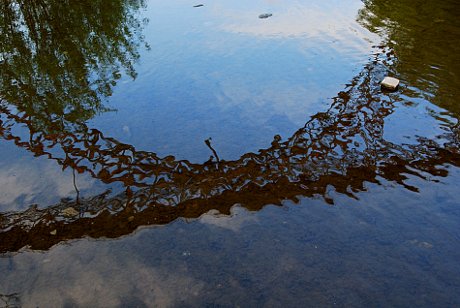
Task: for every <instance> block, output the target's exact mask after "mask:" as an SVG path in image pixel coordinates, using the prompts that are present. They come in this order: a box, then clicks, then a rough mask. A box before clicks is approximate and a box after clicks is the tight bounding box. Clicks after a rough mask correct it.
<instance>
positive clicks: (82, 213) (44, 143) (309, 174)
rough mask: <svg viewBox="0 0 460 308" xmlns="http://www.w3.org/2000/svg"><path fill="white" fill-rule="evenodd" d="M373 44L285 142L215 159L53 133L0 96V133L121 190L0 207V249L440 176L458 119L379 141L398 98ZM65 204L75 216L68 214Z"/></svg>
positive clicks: (90, 135)
mask: <svg viewBox="0 0 460 308" xmlns="http://www.w3.org/2000/svg"><path fill="white" fill-rule="evenodd" d="M379 48H380V47H379ZM382 49H383V50H381V51H380V52H378V53H377V55H376V58H375V59H374V61H371V63H369V64H368V65H367V66H365V68H364V69H363V71H362V72H361V73H360V74H359V75H358V76H357V77H356V78H354V79H353V80H352V82H351V84H350V85H349V86H348V88H347V90H346V91H343V92H340V93H339V94H338V95H337V97H336V98H334V102H333V104H332V105H331V106H330V108H329V110H327V111H326V112H322V113H318V114H316V115H314V116H313V117H312V118H311V119H310V121H308V122H307V123H306V124H305V126H304V127H303V128H301V129H299V130H298V131H297V132H296V133H295V134H294V135H293V136H292V137H290V138H289V139H288V140H286V141H281V140H280V138H278V137H276V136H275V138H274V141H273V142H272V145H271V147H269V148H267V149H264V150H260V151H259V153H257V154H255V153H247V154H245V155H243V156H242V157H241V158H240V159H238V160H236V161H224V160H220V162H219V164H218V165H217V164H216V163H215V162H213V161H208V162H206V163H204V164H193V163H190V162H188V161H177V160H175V158H174V157H172V156H168V157H164V158H160V157H158V156H157V155H156V154H155V153H152V152H145V151H138V150H136V149H135V148H134V147H133V146H131V145H128V144H123V143H120V142H118V141H117V140H114V139H112V138H109V137H105V136H104V135H103V134H102V133H101V132H100V131H98V130H96V129H90V128H88V127H86V126H85V125H83V124H79V125H78V126H75V127H74V128H73V130H61V131H56V132H55V133H53V134H49V133H46V132H42V131H37V130H36V129H35V127H34V125H33V118H34V115H33V114H27V113H26V112H15V111H12V110H11V108H9V107H8V105H7V104H6V103H2V107H1V108H2V122H1V130H0V135H1V136H2V138H4V139H6V140H12V141H14V142H15V144H16V145H17V146H19V147H22V148H25V149H27V150H28V151H31V152H33V153H34V154H35V155H36V156H46V157H48V158H49V159H52V160H55V161H56V162H57V163H59V164H60V165H62V166H63V167H64V168H72V169H74V170H76V171H77V172H79V173H83V172H86V173H89V174H91V175H92V176H93V177H95V178H97V179H99V180H101V181H103V182H104V183H113V182H121V183H123V185H124V186H125V187H126V190H125V192H123V193H120V194H117V195H112V194H110V193H109V192H106V193H104V194H101V195H98V196H94V197H92V198H85V199H82V200H76V201H63V202H61V203H60V204H57V205H53V206H50V207H47V208H45V209H38V208H37V207H31V208H30V209H28V210H26V211H24V212H13V213H3V214H2V215H1V222H0V228H1V229H2V232H1V233H0V243H1V244H0V252H8V251H10V252H11V251H17V250H19V249H21V248H22V247H25V246H29V247H30V248H32V249H48V248H50V247H51V246H53V245H54V244H56V243H59V242H61V241H65V240H68V239H75V238H81V237H85V236H89V237H93V238H99V237H109V238H115V237H119V236H122V235H125V234H129V233H131V232H133V231H134V230H135V229H136V228H138V227H139V226H143V225H159V224H167V223H169V222H171V221H174V220H175V219H177V218H181V217H182V218H196V217H199V216H200V215H202V214H204V213H206V212H208V211H210V210H212V209H214V210H218V211H219V212H220V213H223V214H228V213H229V212H230V208H231V207H232V206H233V205H235V204H240V205H241V206H243V207H245V208H247V209H249V210H253V211H255V210H259V209H261V208H263V207H264V206H265V205H267V204H281V202H282V201H283V200H293V201H295V200H296V199H297V198H298V197H299V196H307V197H308V196H318V195H319V196H323V197H324V199H325V200H326V201H327V202H329V203H333V199H332V198H331V196H329V195H328V191H330V190H331V189H332V188H333V189H335V191H337V192H338V193H342V194H346V195H348V196H350V197H352V198H357V196H356V192H359V191H363V190H365V183H366V182H372V183H379V179H385V180H388V181H394V182H396V183H398V184H400V185H403V186H404V187H406V188H407V189H410V190H414V191H416V190H417V188H416V187H413V186H410V185H408V184H406V183H405V180H406V179H407V176H406V175H407V174H411V175H415V176H418V177H420V178H423V179H428V175H432V176H446V175H447V174H448V170H447V166H446V164H451V165H455V166H460V153H459V150H458V149H459V138H458V124H456V125H451V126H446V129H445V133H444V134H442V135H440V136H437V138H435V139H436V141H435V140H433V139H426V138H422V137H419V138H418V140H417V143H416V144H395V143H392V142H390V141H387V140H385V139H384V137H383V134H384V121H385V118H386V117H387V116H389V115H390V114H391V113H392V112H393V109H394V107H395V104H397V103H399V102H401V101H402V98H401V97H400V96H399V95H398V94H387V93H382V92H381V90H380V87H379V86H378V84H379V81H380V80H381V78H382V76H383V74H384V73H385V72H387V71H388V70H389V69H391V65H390V64H391V63H392V61H393V59H394V56H393V55H392V51H391V50H385V49H384V48H382ZM52 124H53V123H51V125H52ZM16 125H23V126H26V127H28V129H29V132H30V138H29V139H28V140H24V139H23V138H21V137H20V136H17V135H15V134H14V127H15V126H16ZM58 150H59V151H58ZM59 153H62V154H59ZM430 180H432V179H430ZM69 207H72V208H74V209H76V210H77V211H78V213H79V214H78V215H75V216H73V217H69V216H71V215H68V214H66V211H65V209H68V208H69Z"/></svg>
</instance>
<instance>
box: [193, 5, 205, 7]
mask: <svg viewBox="0 0 460 308" xmlns="http://www.w3.org/2000/svg"><path fill="white" fill-rule="evenodd" d="M202 6H204V4H197V5H194V6H193V7H202Z"/></svg>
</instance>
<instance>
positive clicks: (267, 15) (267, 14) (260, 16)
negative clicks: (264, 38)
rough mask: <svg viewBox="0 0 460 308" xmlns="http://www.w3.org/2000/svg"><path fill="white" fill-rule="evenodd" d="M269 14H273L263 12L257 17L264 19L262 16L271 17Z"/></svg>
mask: <svg viewBox="0 0 460 308" xmlns="http://www.w3.org/2000/svg"><path fill="white" fill-rule="evenodd" d="M271 16H273V14H270V13H265V14H260V15H259V18H261V19H264V18H268V17H271Z"/></svg>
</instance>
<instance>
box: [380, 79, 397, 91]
mask: <svg viewBox="0 0 460 308" xmlns="http://www.w3.org/2000/svg"><path fill="white" fill-rule="evenodd" d="M380 85H381V86H382V88H385V89H387V90H392V91H393V90H396V89H397V88H398V85H399V80H398V79H396V78H393V77H388V76H387V77H385V78H383V80H382V82H381V83H380Z"/></svg>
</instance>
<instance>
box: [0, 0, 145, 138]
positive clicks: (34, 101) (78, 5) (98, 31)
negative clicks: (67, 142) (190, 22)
mask: <svg viewBox="0 0 460 308" xmlns="http://www.w3.org/2000/svg"><path fill="white" fill-rule="evenodd" d="M144 5H145V4H144V0H134V1H126V0H116V1H102V0H91V1H88V0H84V1H70V2H69V1H25V2H24V1H14V0H5V1H0V12H1V17H0V33H1V37H2V38H1V40H0V96H1V97H2V98H3V99H4V100H6V101H7V102H8V103H10V104H12V105H14V106H16V108H17V109H18V110H19V111H22V112H25V113H27V114H29V115H32V116H33V117H32V118H31V119H30V121H31V122H32V121H33V122H34V126H35V128H36V129H39V130H41V131H49V129H50V125H52V127H53V128H54V129H61V130H62V129H65V127H64V126H65V125H68V124H72V123H75V122H78V121H80V122H81V121H85V120H88V119H90V118H91V117H93V116H94V115H95V114H97V113H98V112H102V111H105V110H106V108H105V107H104V106H103V104H102V102H101V99H102V98H104V97H107V96H110V95H111V94H112V88H113V86H114V85H115V84H116V82H117V80H118V79H119V78H121V73H122V71H123V70H124V71H125V72H126V73H127V74H128V75H129V76H131V77H132V78H135V77H136V72H135V71H134V67H133V65H134V62H135V61H136V60H137V59H138V58H139V53H138V48H139V46H140V45H141V44H142V43H143V41H142V34H141V30H142V26H143V23H142V22H141V21H139V20H138V19H139V18H138V17H137V15H136V14H137V11H138V10H139V9H140V8H141V7H143V6H144Z"/></svg>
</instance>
